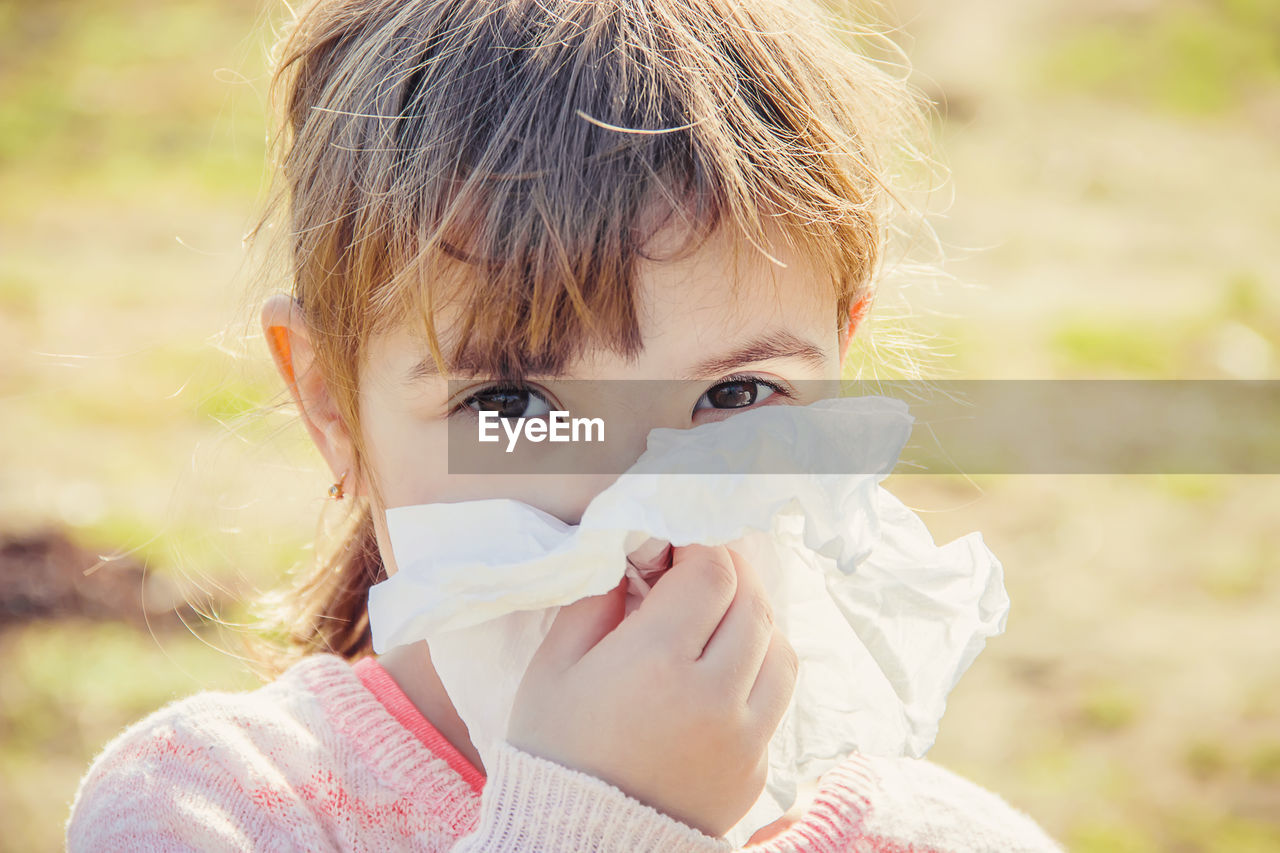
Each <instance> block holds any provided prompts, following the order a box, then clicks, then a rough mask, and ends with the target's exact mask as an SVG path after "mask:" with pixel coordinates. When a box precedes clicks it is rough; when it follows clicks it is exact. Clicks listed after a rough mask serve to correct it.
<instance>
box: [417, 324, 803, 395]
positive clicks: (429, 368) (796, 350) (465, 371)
mask: <svg viewBox="0 0 1280 853" xmlns="http://www.w3.org/2000/svg"><path fill="white" fill-rule="evenodd" d="M777 358H798V359H800V360H801V361H804V362H806V363H807V364H810V365H812V366H813V367H818V368H821V367H825V366H826V364H827V355H826V353H825V352H824V351H823V349H822V347H820V346H818V345H817V344H815V343H812V342H811V341H806V340H804V339H803V338H801V337H799V336H797V335H795V334H793V333H791V332H788V331H786V330H783V329H779V330H777V331H773V332H769V333H767V334H764V335H761V336H760V337H758V338H755V339H753V340H751V341H749V342H747V343H746V344H744V345H742V346H740V347H739V348H737V349H735V350H733V351H732V352H728V353H724V354H723V355H716V356H712V357H711V358H708V359H704V360H703V361H700V362H698V363H697V364H696V365H694V366H693V367H691V368H690V369H689V370H688V371H687V372H686V373H685V375H684V376H683V377H682V378H683V379H686V380H697V379H706V378H708V377H712V376H719V375H722V374H725V373H729V372H731V371H732V370H733V369H734V368H736V367H741V366H742V365H744V364H754V363H755V362H759V361H769V360H771V359H777ZM634 361H635V359H632V362H634ZM482 367H483V365H482V363H481V360H480V359H479V358H477V357H476V354H475V353H473V352H471V351H470V350H464V351H463V352H462V353H461V354H460V355H459V357H458V358H457V359H456V360H455V361H454V362H453V363H451V364H450V365H449V371H450V373H452V374H455V375H459V376H478V375H480V373H481V372H482ZM567 372H568V371H557V372H553V373H552V374H550V375H551V376H552V377H559V376H563V375H564V374H565V373H567ZM439 375H440V372H439V371H438V370H437V369H436V363H435V361H434V359H432V358H431V356H430V355H428V356H426V357H425V358H423V359H422V360H421V361H419V362H418V363H417V364H415V365H413V367H411V368H410V369H409V372H408V375H407V377H406V378H407V380H408V381H410V382H415V381H419V380H422V379H426V378H429V377H433V376H439Z"/></svg>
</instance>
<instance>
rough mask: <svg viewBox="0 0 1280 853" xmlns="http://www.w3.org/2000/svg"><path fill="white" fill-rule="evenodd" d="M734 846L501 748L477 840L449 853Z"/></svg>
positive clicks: (632, 852) (698, 850)
mask: <svg viewBox="0 0 1280 853" xmlns="http://www.w3.org/2000/svg"><path fill="white" fill-rule="evenodd" d="M732 849H733V847H732V845H730V844H729V842H727V841H725V840H724V839H721V838H712V837H710V836H708V835H705V834H703V833H702V832H699V831H698V830H696V829H694V828H693V827H691V826H688V825H686V824H683V823H680V822H679V821H677V820H675V819H674V818H671V817H669V816H667V815H665V814H663V813H662V812H659V811H657V810H656V809H654V808H652V807H650V806H647V805H645V804H644V803H641V802H640V801H639V800H635V799H633V798H631V797H629V796H627V795H626V794H625V793H624V792H623V791H621V790H620V789H618V788H615V787H613V786H612V785H609V784H608V783H606V782H604V781H601V780H600V779H597V778H595V777H594V776H589V775H587V774H585V773H581V772H579V771H577V770H572V769H570V768H568V767H564V766H562V765H560V764H557V763H555V762H553V761H548V760H546V759H543V758H539V757H537V756H534V755H530V754H529V753H527V752H524V751H522V750H519V749H516V748H515V747H513V746H511V745H510V744H505V743H504V744H500V745H499V747H498V750H497V760H496V761H495V762H494V766H493V767H492V768H490V775H489V778H488V781H487V782H486V783H485V787H484V793H483V795H482V797H481V804H480V821H479V826H478V828H477V830H476V832H475V833H473V834H471V835H468V836H466V837H465V838H463V839H461V840H460V841H459V842H458V844H457V845H456V846H455V847H454V848H453V853H499V851H502V852H503V853H508V852H509V851H511V850H542V851H557V853H578V851H593V853H615V851H616V853H641V851H661V853H723V851H728V850H732Z"/></svg>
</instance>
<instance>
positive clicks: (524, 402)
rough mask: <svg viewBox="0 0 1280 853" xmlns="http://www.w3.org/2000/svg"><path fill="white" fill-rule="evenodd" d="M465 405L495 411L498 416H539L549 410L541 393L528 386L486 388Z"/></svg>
mask: <svg viewBox="0 0 1280 853" xmlns="http://www.w3.org/2000/svg"><path fill="white" fill-rule="evenodd" d="M465 405H466V406H468V407H469V408H471V409H472V410H473V411H476V412H497V413H498V417H500V418H540V417H543V416H544V415H546V414H547V413H548V412H550V411H551V409H550V407H549V406H548V405H547V401H546V400H545V399H543V397H542V395H541V394H539V393H538V392H537V391H533V390H531V389H529V388H507V387H495V388H486V389H484V390H483V391H480V392H479V393H477V394H472V395H471V396H470V397H468V398H467V399H466V401H465Z"/></svg>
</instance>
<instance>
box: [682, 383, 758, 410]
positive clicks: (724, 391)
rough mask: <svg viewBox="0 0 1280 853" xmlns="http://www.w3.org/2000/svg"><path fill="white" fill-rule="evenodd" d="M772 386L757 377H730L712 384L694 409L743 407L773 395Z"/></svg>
mask: <svg viewBox="0 0 1280 853" xmlns="http://www.w3.org/2000/svg"><path fill="white" fill-rule="evenodd" d="M773 393H774V388H773V387H772V386H771V385H770V384H769V383H767V382H764V381H762V380H759V379H731V380H729V381H727V382H721V383H719V384H717V385H713V386H712V387H711V388H710V389H709V390H708V391H707V393H705V394H703V395H702V398H701V399H700V400H698V404H697V405H696V406H694V407H693V408H694V411H695V412H696V411H698V410H699V409H745V408H747V407H749V406H754V405H755V404H756V403H758V402H760V401H761V400H767V399H768V398H769V397H771V396H773Z"/></svg>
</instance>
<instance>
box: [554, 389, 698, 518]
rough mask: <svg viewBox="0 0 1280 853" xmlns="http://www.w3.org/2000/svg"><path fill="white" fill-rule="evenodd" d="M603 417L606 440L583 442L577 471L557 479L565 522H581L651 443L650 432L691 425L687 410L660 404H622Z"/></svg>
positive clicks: (574, 461)
mask: <svg viewBox="0 0 1280 853" xmlns="http://www.w3.org/2000/svg"><path fill="white" fill-rule="evenodd" d="M600 417H601V418H602V419H603V421H604V424H605V440H604V442H602V443H600V444H599V445H597V446H594V447H590V446H589V445H583V446H581V447H580V448H579V452H578V453H576V454H574V456H573V457H572V459H571V460H570V463H569V464H570V465H572V466H573V468H574V470H571V471H565V472H564V474H563V475H561V476H560V477H559V478H557V483H556V487H557V491H558V492H559V493H560V498H561V499H560V500H558V501H557V504H558V506H559V509H560V511H559V512H556V515H558V516H559V517H560V518H561V519H562V520H563V521H564V522H565V523H567V524H578V523H580V522H581V520H582V514H583V513H584V512H585V511H586V509H587V505H588V504H589V503H591V501H592V500H594V499H595V497H596V495H598V494H600V493H601V492H603V491H604V490H605V489H607V488H609V486H611V485H613V483H614V482H615V481H616V480H617V479H618V476H619V475H620V474H622V473H623V472H624V471H626V470H627V469H628V468H630V467H631V466H632V465H633V464H634V463H635V461H636V460H637V459H639V458H640V456H641V454H643V453H644V451H645V447H646V446H647V444H648V438H649V432H650V431H651V430H653V429H657V428H668V429H687V428H688V427H689V426H691V425H692V424H691V421H690V417H689V414H688V413H687V412H671V411H662V410H661V409H658V408H656V407H650V408H648V409H647V411H646V410H639V409H637V408H636V407H634V406H621V407H618V408H617V409H614V410H611V411H609V412H605V413H603V414H602V415H600Z"/></svg>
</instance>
